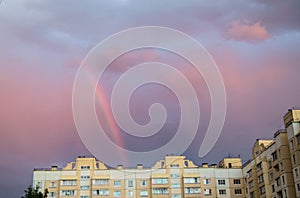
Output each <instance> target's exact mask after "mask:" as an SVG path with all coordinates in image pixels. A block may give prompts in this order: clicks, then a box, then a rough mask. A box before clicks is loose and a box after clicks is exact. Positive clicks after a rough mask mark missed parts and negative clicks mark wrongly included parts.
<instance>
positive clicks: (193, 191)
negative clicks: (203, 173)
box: [184, 187, 201, 194]
mask: <svg viewBox="0 0 300 198" xmlns="http://www.w3.org/2000/svg"><path fill="white" fill-rule="evenodd" d="M184 193H185V194H199V193H201V190H200V188H192V187H188V188H184Z"/></svg>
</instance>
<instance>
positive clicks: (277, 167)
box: [274, 164, 279, 172]
mask: <svg viewBox="0 0 300 198" xmlns="http://www.w3.org/2000/svg"><path fill="white" fill-rule="evenodd" d="M274 169H275V170H276V172H279V166H278V164H277V165H275V166H274Z"/></svg>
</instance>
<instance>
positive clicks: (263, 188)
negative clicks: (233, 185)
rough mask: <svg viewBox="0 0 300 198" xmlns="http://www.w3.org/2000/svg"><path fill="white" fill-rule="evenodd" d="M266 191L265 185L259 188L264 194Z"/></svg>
mask: <svg viewBox="0 0 300 198" xmlns="http://www.w3.org/2000/svg"><path fill="white" fill-rule="evenodd" d="M265 192H266V191H265V186H262V187H260V188H259V194H264V193H265Z"/></svg>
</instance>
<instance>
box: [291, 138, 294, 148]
mask: <svg viewBox="0 0 300 198" xmlns="http://www.w3.org/2000/svg"><path fill="white" fill-rule="evenodd" d="M291 150H294V141H293V140H291Z"/></svg>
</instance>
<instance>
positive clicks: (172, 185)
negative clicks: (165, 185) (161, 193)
mask: <svg viewBox="0 0 300 198" xmlns="http://www.w3.org/2000/svg"><path fill="white" fill-rule="evenodd" d="M171 188H180V184H179V183H178V184H171Z"/></svg>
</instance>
